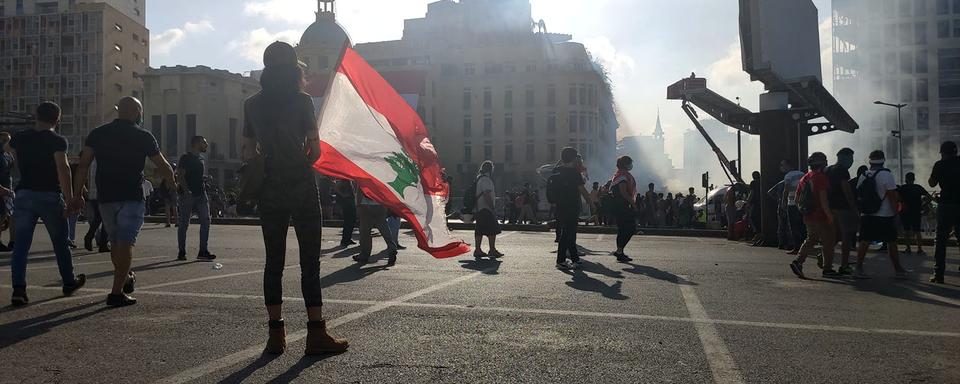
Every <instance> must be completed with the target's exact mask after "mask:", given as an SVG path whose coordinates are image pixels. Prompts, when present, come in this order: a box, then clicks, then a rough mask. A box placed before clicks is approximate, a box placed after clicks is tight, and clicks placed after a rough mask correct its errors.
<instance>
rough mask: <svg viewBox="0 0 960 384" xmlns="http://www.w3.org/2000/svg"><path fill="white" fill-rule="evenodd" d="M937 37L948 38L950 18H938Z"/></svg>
mask: <svg viewBox="0 0 960 384" xmlns="http://www.w3.org/2000/svg"><path fill="white" fill-rule="evenodd" d="M937 38H938V39H949V38H950V20H940V21H938V22H937Z"/></svg>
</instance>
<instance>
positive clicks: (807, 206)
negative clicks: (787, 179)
mask: <svg viewBox="0 0 960 384" xmlns="http://www.w3.org/2000/svg"><path fill="white" fill-rule="evenodd" d="M807 164H808V165H809V166H810V171H809V172H807V174H805V175H803V178H801V179H800V185H799V186H798V187H797V208H798V209H799V210H800V213H801V214H802V215H803V223H804V224H805V225H806V227H807V240H806V241H804V242H803V245H802V246H800V252H799V254H798V256H797V259H796V260H794V261H793V262H792V263H790V269H791V270H792V271H793V273H794V274H795V275H797V277H799V278H801V279H803V278H805V276H804V274H803V262H804V261H806V260H807V256H808V255H809V254H810V251H811V250H813V247H814V246H816V245H817V243H820V244H821V246H822V247H823V277H833V276H837V272H836V271H834V270H833V248H834V246H836V243H837V240H836V228H835V227H834V224H833V213H832V212H831V211H830V201H829V200H828V198H827V193H828V191H829V190H830V179H829V178H828V177H827V174H826V173H824V170H825V169H826V168H827V155H825V154H823V152H814V153H813V154H812V155H810V158H809V159H808V160H807Z"/></svg>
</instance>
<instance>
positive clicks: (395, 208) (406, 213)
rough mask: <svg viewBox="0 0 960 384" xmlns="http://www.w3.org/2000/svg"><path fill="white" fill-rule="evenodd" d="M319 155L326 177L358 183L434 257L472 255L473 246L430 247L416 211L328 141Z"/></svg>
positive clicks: (361, 188) (421, 247) (323, 144)
mask: <svg viewBox="0 0 960 384" xmlns="http://www.w3.org/2000/svg"><path fill="white" fill-rule="evenodd" d="M320 153H322V154H323V159H322V165H323V167H322V169H320V170H322V171H323V173H324V174H326V175H328V176H333V177H336V178H341V179H347V180H353V181H354V182H356V183H357V186H358V187H359V188H360V191H362V192H363V194H364V195H366V196H367V197H369V198H370V199H372V200H374V201H377V202H379V203H380V204H381V205H383V206H385V207H387V209H389V210H390V211H391V212H393V213H394V214H396V215H399V216H401V217H403V218H404V219H406V220H407V221H408V222H409V223H410V225H412V226H413V229H414V231H413V232H414V233H415V234H416V236H417V243H418V246H419V247H420V249H422V250H424V251H427V252H429V253H430V254H431V255H433V257H435V258H438V259H446V258H451V257H457V256H460V255H462V254H465V253H467V252H470V246H468V245H467V244H466V243H463V242H455V243H451V244H448V245H446V246H444V247H441V248H431V247H430V246H429V241H428V240H427V238H426V233H425V232H424V230H423V225H422V224H421V223H420V221H419V220H418V219H417V217H416V216H415V215H414V214H413V212H411V211H410V209H409V208H407V205H406V204H405V203H404V202H403V201H401V200H400V199H399V198H398V197H397V196H396V195H394V194H393V192H391V189H390V187H388V186H386V185H384V184H383V183H381V182H380V181H379V180H378V179H377V178H375V177H373V175H370V174H369V173H367V171H364V170H363V169H362V168H360V167H359V166H357V164H355V163H354V162H352V161H350V159H348V158H346V157H345V156H343V154H341V153H340V152H339V151H337V150H336V148H333V147H332V146H330V145H329V144H327V143H326V142H323V141H321V142H320ZM320 164H321V162H319V161H318V162H317V165H315V167H317V166H319V165H320ZM318 169H319V168H318ZM427 198H429V196H427ZM428 203H430V201H428Z"/></svg>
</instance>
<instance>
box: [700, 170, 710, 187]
mask: <svg viewBox="0 0 960 384" xmlns="http://www.w3.org/2000/svg"><path fill="white" fill-rule="evenodd" d="M701 180H702V183H703V187H704V188H709V187H710V172H707V173H704V174H703V175H701Z"/></svg>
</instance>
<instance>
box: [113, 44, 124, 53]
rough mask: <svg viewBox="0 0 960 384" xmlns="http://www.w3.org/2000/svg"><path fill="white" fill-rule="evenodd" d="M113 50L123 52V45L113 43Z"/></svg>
mask: <svg viewBox="0 0 960 384" xmlns="http://www.w3.org/2000/svg"><path fill="white" fill-rule="evenodd" d="M113 50H114V51H117V52H123V47H121V46H120V44H114V45H113Z"/></svg>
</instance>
